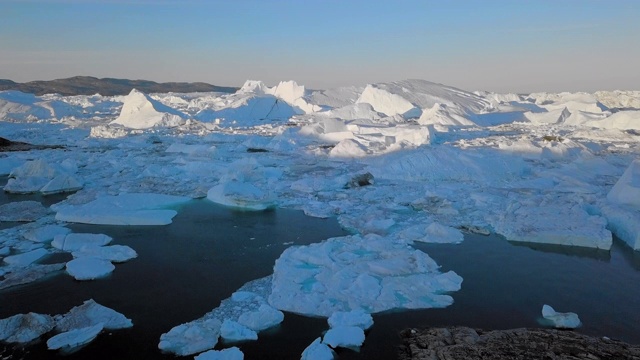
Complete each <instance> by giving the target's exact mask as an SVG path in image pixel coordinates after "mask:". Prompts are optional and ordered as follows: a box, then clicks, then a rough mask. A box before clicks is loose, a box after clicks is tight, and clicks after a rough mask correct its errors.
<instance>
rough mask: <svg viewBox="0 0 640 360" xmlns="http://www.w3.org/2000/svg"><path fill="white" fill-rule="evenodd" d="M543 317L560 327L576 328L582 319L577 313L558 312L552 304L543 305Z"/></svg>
mask: <svg viewBox="0 0 640 360" xmlns="http://www.w3.org/2000/svg"><path fill="white" fill-rule="evenodd" d="M542 317H543V318H544V319H545V320H547V321H549V322H550V323H551V325H553V326H554V327H556V328H559V329H575V328H577V327H579V326H580V319H579V318H578V315H577V314H576V313H572V312H567V313H560V312H556V311H555V310H554V309H553V308H552V307H551V306H549V305H546V304H545V305H544V306H543V307H542Z"/></svg>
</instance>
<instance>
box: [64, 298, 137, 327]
mask: <svg viewBox="0 0 640 360" xmlns="http://www.w3.org/2000/svg"><path fill="white" fill-rule="evenodd" d="M55 321H56V331H59V332H65V331H69V330H73V329H80V328H87V327H91V326H95V325H98V324H101V325H102V327H104V329H106V330H118V329H126V328H130V327H132V326H133V323H132V322H131V320H130V319H127V317H126V316H124V315H123V314H121V313H119V312H117V311H115V310H113V309H110V308H108V307H106V306H103V305H100V304H98V303H97V302H95V301H94V300H93V299H89V300H87V301H85V302H84V303H83V304H82V305H78V306H75V307H73V308H72V309H71V310H69V311H68V312H67V313H66V314H64V315H56V317H55Z"/></svg>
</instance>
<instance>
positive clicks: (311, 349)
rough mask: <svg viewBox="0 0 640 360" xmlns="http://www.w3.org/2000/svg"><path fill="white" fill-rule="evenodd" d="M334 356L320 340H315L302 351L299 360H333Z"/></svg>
mask: <svg viewBox="0 0 640 360" xmlns="http://www.w3.org/2000/svg"><path fill="white" fill-rule="evenodd" d="M335 355H336V354H335V352H333V350H331V348H330V347H329V346H327V345H326V344H323V343H322V339H321V338H317V339H315V340H314V341H313V342H312V343H311V344H310V345H309V346H307V347H306V348H305V349H304V351H303V352H302V357H301V360H333V359H334V358H335Z"/></svg>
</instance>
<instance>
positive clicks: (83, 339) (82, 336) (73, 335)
mask: <svg viewBox="0 0 640 360" xmlns="http://www.w3.org/2000/svg"><path fill="white" fill-rule="evenodd" d="M102 329H103V326H102V324H97V325H93V326H89V327H84V328H79V329H74V330H69V331H67V332H63V333H61V334H58V335H55V336H53V337H52V338H50V339H49V340H47V347H48V348H49V350H58V349H60V350H62V351H72V350H73V349H76V348H78V347H81V346H83V345H86V344H88V343H90V342H91V341H93V340H94V339H95V338H96V337H97V336H98V334H100V332H101V331H102Z"/></svg>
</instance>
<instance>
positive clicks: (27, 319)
mask: <svg viewBox="0 0 640 360" xmlns="http://www.w3.org/2000/svg"><path fill="white" fill-rule="evenodd" d="M54 325H55V323H54V321H53V318H52V317H51V316H49V315H43V314H36V313H28V314H18V315H14V316H11V317H8V318H6V319H2V320H0V340H2V341H5V342H9V343H21V344H23V343H28V342H31V341H33V340H35V339H37V338H39V337H40V336H42V335H43V334H45V333H48V332H49V331H51V330H52V329H53V326H54Z"/></svg>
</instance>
